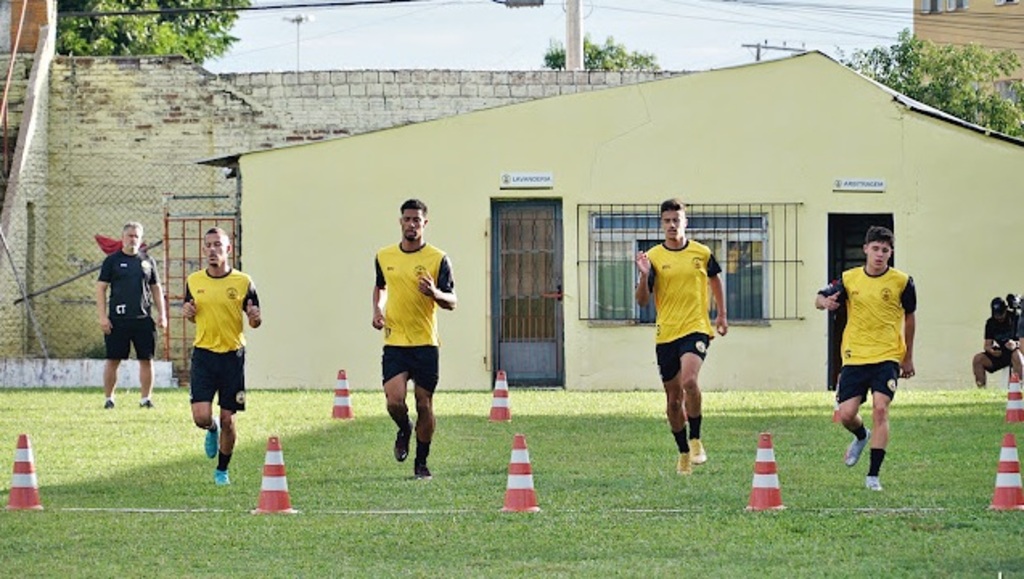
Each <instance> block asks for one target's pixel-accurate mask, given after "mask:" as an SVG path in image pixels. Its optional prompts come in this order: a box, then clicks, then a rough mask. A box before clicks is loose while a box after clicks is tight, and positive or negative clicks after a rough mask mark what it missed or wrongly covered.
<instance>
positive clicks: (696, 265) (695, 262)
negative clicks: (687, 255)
mask: <svg viewBox="0 0 1024 579" xmlns="http://www.w3.org/2000/svg"><path fill="white" fill-rule="evenodd" d="M690 263H692V264H693V269H700V268H701V265H703V264H702V263H701V259H700V258H699V257H695V258H693V259H692V260H690Z"/></svg>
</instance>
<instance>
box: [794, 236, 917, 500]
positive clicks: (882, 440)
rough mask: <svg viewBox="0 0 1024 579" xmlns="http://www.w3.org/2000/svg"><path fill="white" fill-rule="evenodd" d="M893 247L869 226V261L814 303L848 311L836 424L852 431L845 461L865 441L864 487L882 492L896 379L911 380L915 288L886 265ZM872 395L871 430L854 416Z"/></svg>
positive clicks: (850, 461)
mask: <svg viewBox="0 0 1024 579" xmlns="http://www.w3.org/2000/svg"><path fill="white" fill-rule="evenodd" d="M894 244H895V239H894V237H893V234H892V231H890V230H889V229H887V228H885V227H876V226H873V227H869V228H868V231H867V234H866V235H865V236H864V255H866V256H867V263H866V264H864V267H856V268H853V269H848V270H846V271H844V272H843V275H842V278H841V279H839V280H836V281H833V282H832V283H830V284H829V285H828V286H826V287H825V288H824V289H822V290H821V291H819V292H818V294H817V296H816V297H815V299H814V305H815V307H817V308H818V309H819V310H828V311H830V312H834V311H836V310H837V309H839V308H840V307H844V306H845V307H846V314H847V322H846V329H845V330H843V342H842V358H843V369H842V371H841V373H840V374H839V395H838V396H837V397H836V399H837V400H838V401H839V420H840V422H842V424H843V426H844V427H846V429H847V430H849V431H850V432H852V433H853V435H854V440H853V442H852V443H850V446H849V447H848V448H847V449H846V454H845V455H844V457H843V462H845V463H846V466H853V465H855V464H857V461H858V460H859V459H860V455H861V453H862V452H863V451H864V447H865V446H867V444H868V442H869V441H870V443H871V464H870V466H869V467H868V475H867V478H866V479H865V481H864V485H865V486H866V487H867V488H868V489H871V490H873V491H880V490H882V483H881V482H880V481H879V477H878V473H879V470H880V469H881V468H882V461H883V460H885V449H886V446H887V445H888V443H889V405H890V404H891V403H892V399H893V397H895V396H896V386H897V383H898V379H899V378H912V377H913V376H914V332H915V330H916V319H915V314H914V312H916V311H917V290H916V289H915V288H914V279H913V278H912V277H910V276H909V275H908V274H906V273H904V272H902V271H899V270H898V269H896V268H893V267H889V259H890V258H891V257H892V251H893V247H894ZM868 390H870V391H871V405H872V410H871V421H872V426H874V432H872V431H870V430H868V429H867V428H866V427H865V426H864V420H863V419H862V418H861V417H860V415H859V414H858V411H859V410H860V405H861V404H863V403H864V402H865V401H866V400H867V395H868Z"/></svg>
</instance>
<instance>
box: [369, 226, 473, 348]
mask: <svg viewBox="0 0 1024 579" xmlns="http://www.w3.org/2000/svg"><path fill="white" fill-rule="evenodd" d="M375 266H376V269H377V281H376V284H377V287H378V288H380V289H384V290H387V301H386V303H385V305H384V344H385V345H388V346H437V345H438V344H439V341H438V338H437V302H435V301H434V299H433V298H431V297H430V296H426V295H423V294H422V293H420V290H419V283H420V277H421V276H422V275H423V274H424V273H428V274H430V276H431V277H432V278H434V285H436V286H437V288H438V289H439V290H441V291H443V292H446V293H451V292H453V291H455V279H454V277H453V275H452V266H451V262H450V260H449V259H448V256H447V255H446V254H445V252H443V251H441V250H440V249H438V248H436V247H434V246H432V245H429V244H427V245H424V246H423V247H421V248H419V249H417V250H416V251H413V252H409V253H407V252H405V251H403V250H402V247H401V244H397V243H396V244H395V245H389V246H387V247H385V248H383V249H381V250H380V251H378V252H377V258H376V263H375Z"/></svg>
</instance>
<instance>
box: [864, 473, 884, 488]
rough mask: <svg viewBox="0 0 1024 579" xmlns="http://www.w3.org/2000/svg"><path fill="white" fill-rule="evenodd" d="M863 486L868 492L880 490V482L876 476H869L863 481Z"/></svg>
mask: <svg viewBox="0 0 1024 579" xmlns="http://www.w3.org/2000/svg"><path fill="white" fill-rule="evenodd" d="M864 486H865V487H867V489H868V490H872V491H880V490H882V482H881V481H879V480H878V477H877V476H869V477H867V478H865V479H864Z"/></svg>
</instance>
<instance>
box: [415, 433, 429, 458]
mask: <svg viewBox="0 0 1024 579" xmlns="http://www.w3.org/2000/svg"><path fill="white" fill-rule="evenodd" d="M429 455H430V443H429V442H423V441H422V440H420V437H418V436H417V437H416V464H419V465H425V464H427V456H429Z"/></svg>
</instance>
